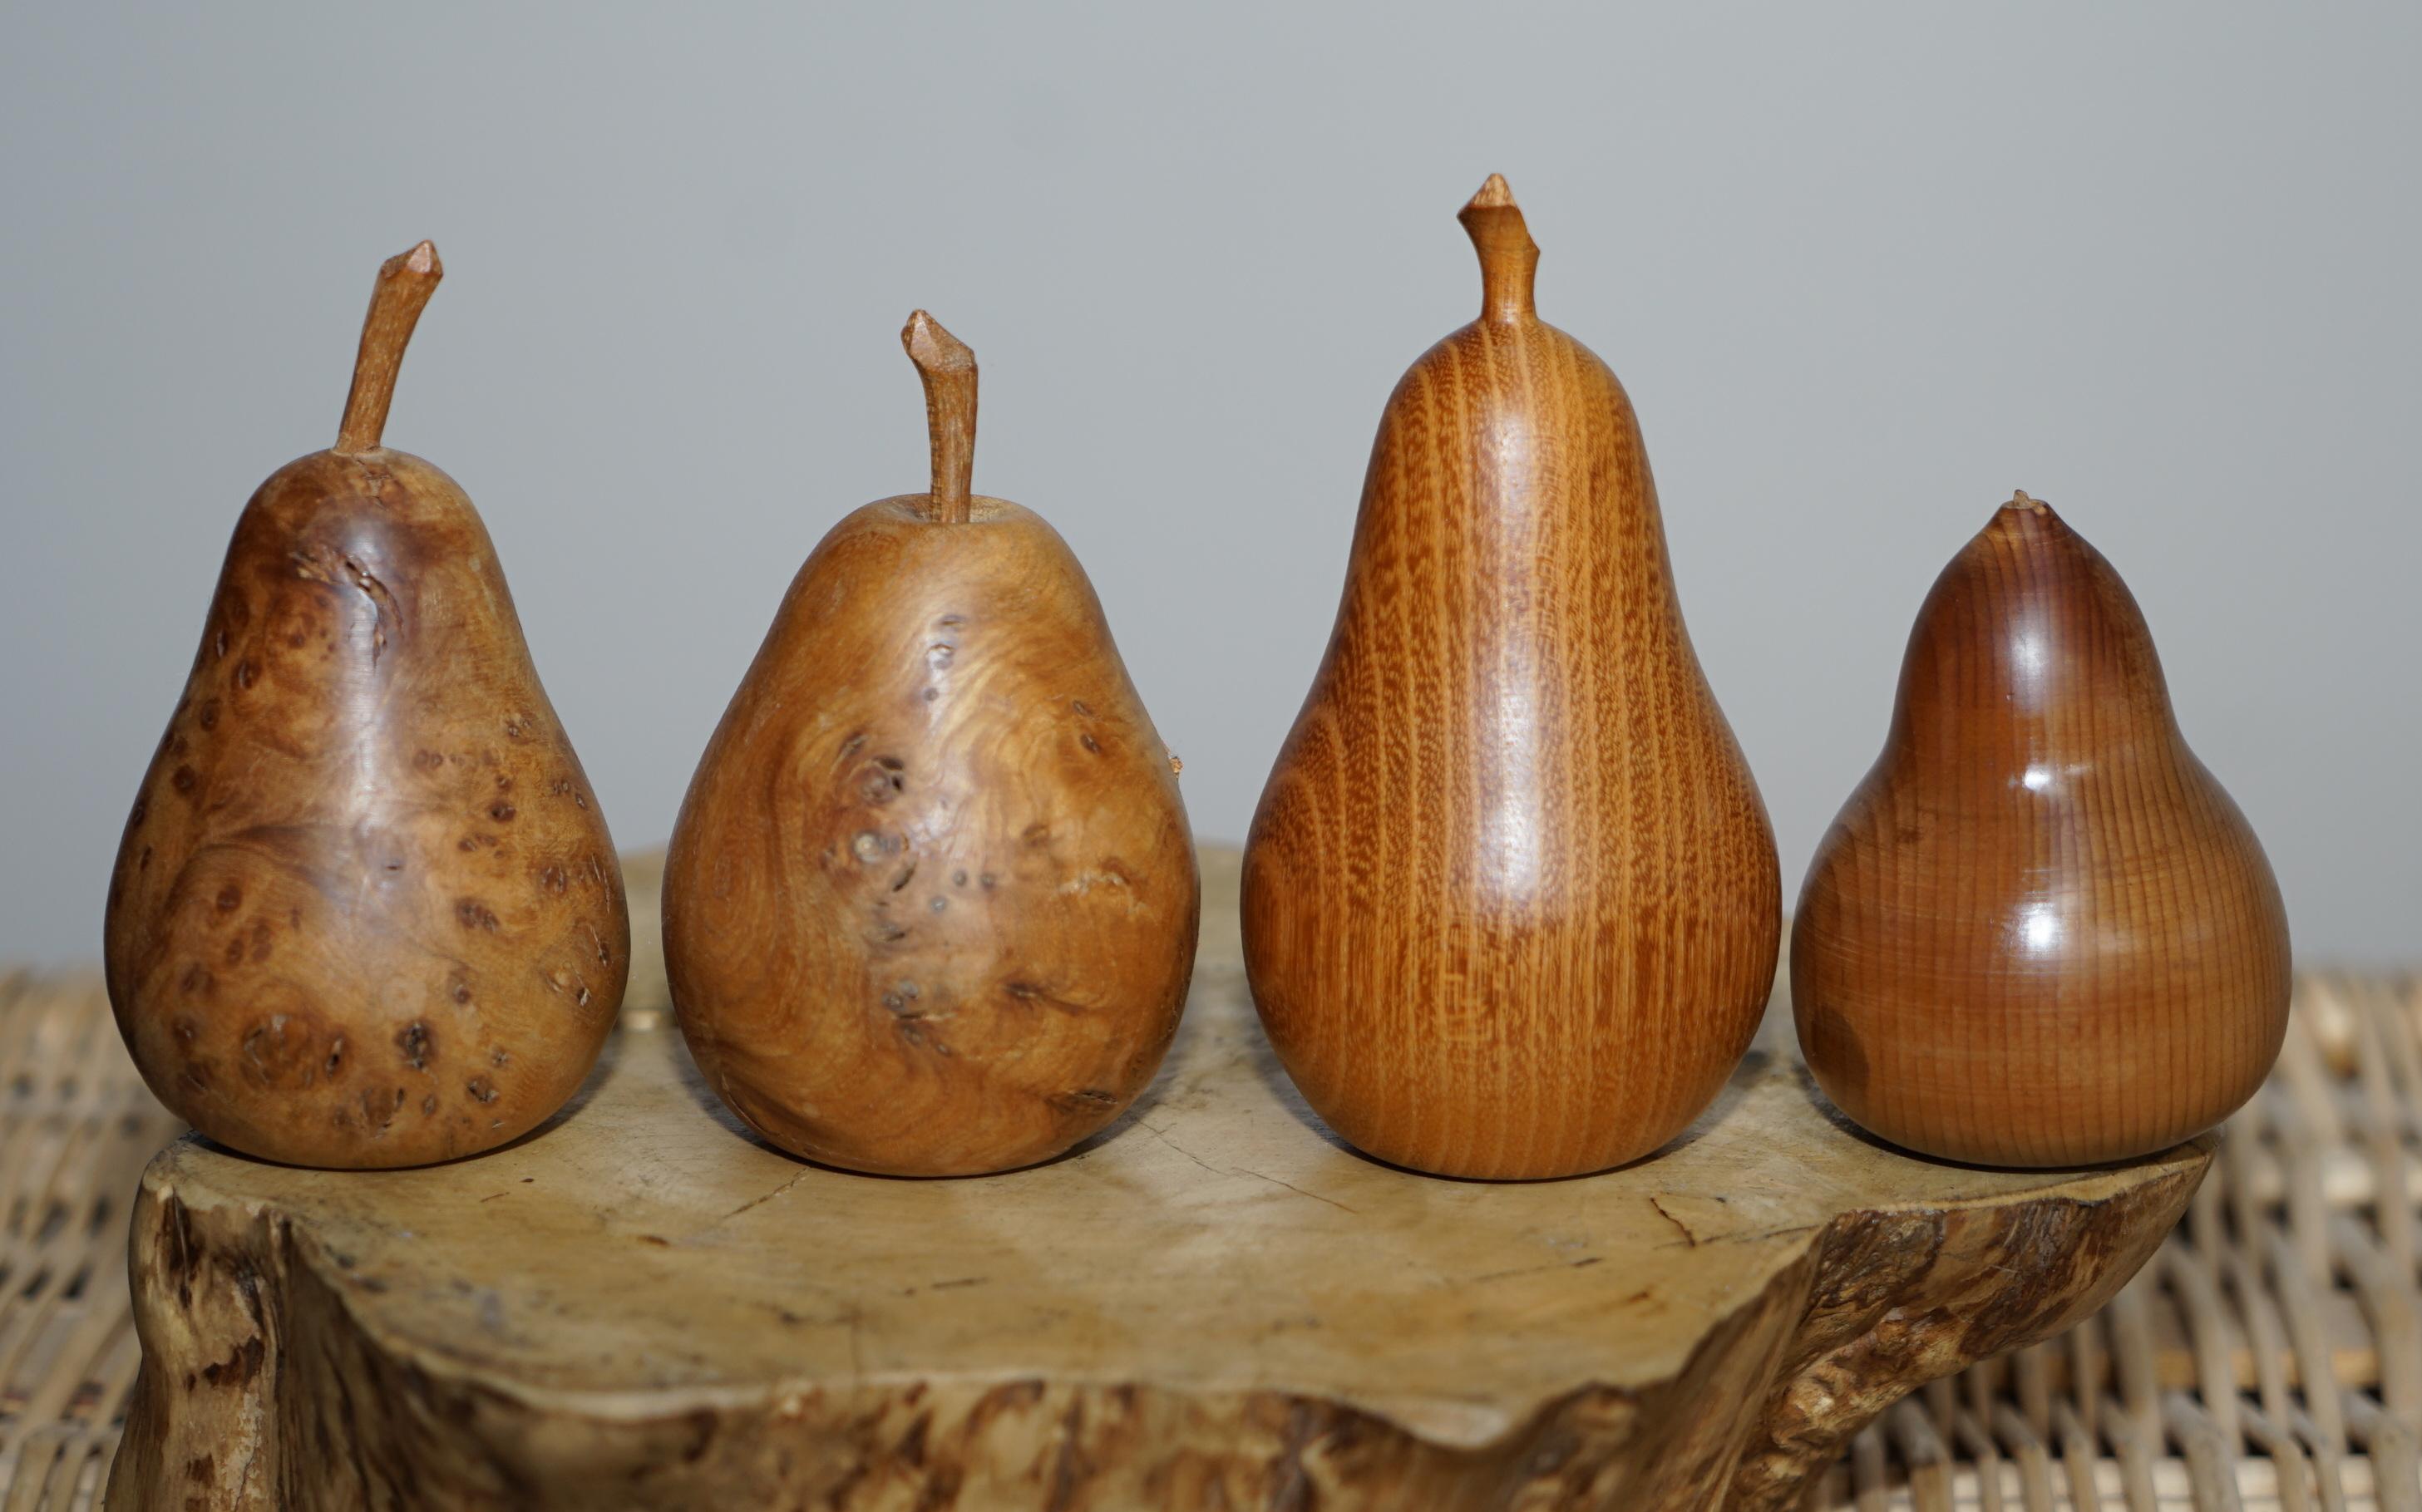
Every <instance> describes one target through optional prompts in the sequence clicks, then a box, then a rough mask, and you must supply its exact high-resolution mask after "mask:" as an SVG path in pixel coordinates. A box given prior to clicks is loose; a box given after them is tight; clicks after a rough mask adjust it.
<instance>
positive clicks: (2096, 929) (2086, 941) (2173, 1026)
mask: <svg viewBox="0 0 2422 1512" xmlns="http://www.w3.org/2000/svg"><path fill="white" fill-rule="evenodd" d="M2288 987H2289V982H2288V919H2287V913H2286V912H2285V910H2284V908H2283V907H2282V905H2281V903H2280V899H2279V887H2278V883H2277V882H2276V881H2273V878H2272V875H2271V865H2270V863H2269V862H2268V861H2267V860H2265V859H2264V857H2263V854H2262V847H2261V844H2260V843H2259V842H2258V841H2257V840H2256V839H2255V837H2254V832H2253V830H2252V829H2251V828H2250V827H2248V826H2247V824H2246V822H2245V818H2244V816H2243V815H2241V814H2240V813H2239V812H2238V809H2237V805H2236V804H2235V803H2231V802H2230V801H2229V797H2228V794H2227V793H2226V792H2225V791H2223V790H2222V788H2221V786H2220V784H2219V783H2218V782H2217V781H2215V780H2214V779H2213V777H2212V775H2211V773H2210V772H2207V771H2205V770H2204V766H2203V763H2202V762H2200V761H2198V760H2196V759H2195V756H2194V752H2193V751H2191V750H2189V749H2187V742H2186V739H2185V737H2184V736H2183V735H2181V734H2180V733H2179V731H2178V718H2177V715H2176V714H2175V713H2174V712H2173V710H2172V709H2171V707H2170V695H2169V689H2168V685H2167V684H2166V683H2165V682H2164V680H2163V679H2162V663H2161V660H2160V658H2159V657H2157V656H2156V655H2155V654H2154V651H2153V637H2152V634H2151V632H2150V631H2148V630H2147V628H2146V625H2145V616H2143V614H2142V613H2140V612H2139V611H2138V609H2137V607H2136V600H2135V599H2134V597H2133V596H2131V594H2130V593H2129V591H2128V586H2127V585H2126V584H2124V583H2122V582H2121V581H2120V580H2119V574H2118V573H2116V572H2115V571H2114V570H2112V568H2111V564H2110V563H2109V562H2107V561H2105V560H2103V558H2102V554H2101V553H2099V552H2097V551H2096V550H2095V549H2094V548H2093V547H2092V546H2089V545H2087V544H2086V542H2085V540H2084V538H2083V537H2081V536H2079V535H2078V534H2077V533H2076V532H2075V531H2073V530H2071V529H2069V527H2068V524H2066V523H2065V522H2063V521H2062V520H2061V518H2060V517H2059V516H2058V515H2056V514H2054V513H2053V512H2052V507H2051V506H2050V505H2048V504H2045V503H2044V502H2043V501H2042V500H2040V499H2031V498H2029V497H2027V495H2026V494H2024V493H2021V494H2019V495H2018V496H2017V497H2016V498H2014V499H2012V500H2011V501H2010V502H2009V503H2008V504H2006V505H2004V506H2003V507H2001V508H2000V509H1999V510H1997V511H1995V513H1994V515H1993V518H1992V520H1991V522H1989V523H1988V524H1987V525H1986V526H1985V528H1984V529H1983V530H1982V531H1980V532H1978V533H1977V535H1976V537H1975V538H1974V539H1973V540H1971V541H1970V542H1969V543H1968V545H1967V546H1966V547H1965V548H1964V549H1963V550H1962V551H1961V552H1960V553H1959V554H1958V556H1955V557H1953V558H1952V560H1951V564H1950V566H1948V567H1946V568H1944V569H1942V576H1941V577H1940V578H1938V579H1936V580H1935V584H1934V590H1933V592H1931V593H1929V594H1928V595H1927V599H1926V603H1925V606H1924V607H1923V608H1921V609H1920V610H1919V611H1918V615H1917V624H1916V628H1915V629H1914V630H1912V631H1911V633H1910V639H1909V652H1908V655H1907V657H1906V658H1905V659H1904V661H1903V662H1902V663H1901V675H1900V695H1899V701H1898V702H1897V704H1896V705H1895V708H1894V709H1893V718H1892V727H1891V731H1890V733H1889V734H1888V735H1887V736H1886V737H1885V740H1884V749H1883V754H1882V756H1879V757H1878V758H1877V761H1876V764H1875V766H1874V767H1873V768H1872V769H1871V770H1870V771H1869V772H1867V775H1866V778H1865V780H1864V781H1863V782H1862V783H1860V785H1859V787H1858V788H1857V790H1856V791H1854V792H1853V793H1851V795H1850V798H1849V802H1848V803H1845V804H1844V805H1843V806H1842V812H1841V814H1840V815H1839V816H1838V817H1837V818H1835V819H1834V820H1833V827H1832V830H1830V831H1829V832H1828V833H1827V834H1826V835H1825V838H1824V840H1823V842H1822V843H1821V844H1820V845H1819V846H1818V847H1817V850H1816V859H1815V861H1814V862H1813V863H1812V864H1811V865H1810V866H1809V868H1808V881H1807V883H1806V885H1805V886H1804V887H1803V888H1802V889H1801V896H1800V910H1799V913H1798V915H1797V917H1796V918H1795V919H1794V920H1793V924H1792V936H1791V998H1792V1005H1793V1009H1794V1012H1795V1013H1796V1015H1797V1017H1798V1019H1799V1027H1800V1041H1801V1045H1802V1046H1803V1047H1804V1048H1805V1050H1806V1052H1807V1058H1808V1066H1809V1068H1810V1069H1811V1070H1812V1071H1814V1072H1815V1073H1816V1079H1817V1081H1818V1082H1819V1083H1822V1084H1823V1086H1824V1088H1825V1090H1826V1092H1827V1094H1828V1095H1830V1096H1831V1097H1832V1099H1833V1101H1834V1102H1835V1103H1836V1104H1838V1105H1839V1106H1840V1107H1841V1109H1842V1111H1843V1112H1844V1113H1847V1114H1848V1115H1850V1116H1851V1117H1852V1118H1854V1119H1856V1120H1857V1121H1858V1122H1859V1123H1860V1124H1862V1125H1864V1126H1865V1127H1866V1128H1867V1129H1868V1130H1872V1131H1873V1132H1875V1133H1877V1134H1879V1135H1881V1136H1882V1137H1883V1138H1885V1139H1888V1140H1891V1141H1892V1142H1893V1143H1895V1144H1896V1145H1901V1146H1906V1147H1908V1148H1910V1149H1913V1150H1918V1151H1921V1152H1923V1153H1925V1154H1928V1155H1937V1156H1942V1157H1945V1158H1947V1159H1951V1160H1958V1161H1974V1162H1977V1163H1980V1164H1988V1165H2016V1166H2064V1165H2084V1164H2091V1163H2094V1162H2098V1161H2115V1160H2122V1159H2125V1158H2128V1157H2131V1156H2137V1155H2145V1154H2149V1153H2151V1152H2152V1151H2155V1150H2160V1149H2163V1148H2166V1147H2168V1146H2172V1145H2175V1144H2178V1142H2179V1141H2181V1140H2184V1139H2187V1138H2190V1137H2192V1136H2193V1135H2194V1134H2197V1133H2200V1132H2201V1131H2203V1130H2206V1129H2210V1128H2211V1127H2212V1126H2213V1125H2215V1124H2217V1123H2219V1122H2220V1121H2221V1120H2222V1119H2224V1118H2225V1117H2226V1116H2228V1115H2229V1114H2230V1113H2231V1112H2233V1111H2235V1110H2236V1108H2237V1107H2238V1106H2239V1105H2240V1104H2241V1103H2243V1102H2244V1101H2245V1099H2247V1098H2249V1097H2251V1096H2253V1094H2254V1090H2255V1088H2256V1087H2257V1086H2259V1085H2260V1084H2261V1082H2262V1078H2263V1077H2264V1075H2265V1074H2266V1073H2267V1072H2268V1071H2269V1070H2270V1068H2271V1063H2272V1061H2273V1059H2274V1058H2276V1056H2277V1055H2278V1053H2279V1045H2280V1040H2281V1038H2282V1037H2284V1036H2285V1034H2286V1033H2287V1028H2288Z"/></svg>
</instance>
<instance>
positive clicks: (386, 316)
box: [337, 242, 446, 452]
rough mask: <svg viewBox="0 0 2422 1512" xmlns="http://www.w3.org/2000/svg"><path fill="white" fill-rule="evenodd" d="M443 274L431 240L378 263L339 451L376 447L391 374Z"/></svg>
mask: <svg viewBox="0 0 2422 1512" xmlns="http://www.w3.org/2000/svg"><path fill="white" fill-rule="evenodd" d="M445 276H446V268H445V265H444V264H443V263H440V262H439V261H438V260H437V244H436V243H435V242H422V243H420V244H419V245H418V246H417V247H414V248H413V249H412V250H411V251H409V252H403V253H398V254H397V255H396V256H394V257H389V258H387V259H386V261H385V262H384V263H382V264H380V265H379V271H378V283H377V284H376V285H375V286H374V287H373V288H371V289H370V314H369V315H367V316H365V317H363V319H362V350H361V351H360V352H359V353H358V354H357V355H356V356H355V357H354V387H353V391H352V392H351V393H349V394H347V395H346V396H345V418H344V421H343V423H342V424H340V425H338V427H337V449H338V451H344V452H355V451H376V450H378V448H379V445H380V438H382V437H383V436H384V435H385V433H386V411H387V406H388V405H389V404H392V403H393V402H395V375H396V373H397V372H398V371H400V370H401V368H402V366H403V349H404V348H405V347H407V346H409V345H411V344H412V328H413V327H414V326H416V325H417V324H419V323H420V312H421V310H422V309H424V308H426V307H427V305H428V304H429V296H430V295H432V294H434V293H435V292H437V281H438V280H439V279H441V278H443V277H445Z"/></svg>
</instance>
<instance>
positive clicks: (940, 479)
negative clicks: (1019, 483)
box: [900, 310, 976, 525]
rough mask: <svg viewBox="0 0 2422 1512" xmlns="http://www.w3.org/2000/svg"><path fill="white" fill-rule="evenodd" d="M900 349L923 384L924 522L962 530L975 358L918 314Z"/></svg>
mask: <svg viewBox="0 0 2422 1512" xmlns="http://www.w3.org/2000/svg"><path fill="white" fill-rule="evenodd" d="M900 344H901V345H902V346H904V347H906V348H907V349H908V360H909V361H911V362H913V363H915V364H916V365H917V376H918V377H919V378H920V379H923V380H924V382H925V432H926V434H927V436H928V437H929V438H930V439H931V441H932V443H933V447H934V484H933V492H932V498H933V504H932V506H931V507H929V508H928V509H927V511H926V518H928V519H930V520H934V521H937V522H945V523H949V524H960V525H963V524H965V523H967V488H968V485H969V483H970V481H971V480H972V479H973V477H974V475H975V468H976V354H975V353H974V352H973V351H968V350H967V343H966V342H964V341H961V340H960V339H959V338H958V337H956V336H954V335H951V333H949V332H948V331H945V330H943V329H942V322H941V321H939V320H935V319H934V318H933V317H932V316H930V315H928V314H926V313H925V312H924V311H923V310H919V311H917V312H916V313H915V314H914V315H911V316H909V317H908V324H907V327H906V328H905V329H904V330H903V331H902V332H901V333H900Z"/></svg>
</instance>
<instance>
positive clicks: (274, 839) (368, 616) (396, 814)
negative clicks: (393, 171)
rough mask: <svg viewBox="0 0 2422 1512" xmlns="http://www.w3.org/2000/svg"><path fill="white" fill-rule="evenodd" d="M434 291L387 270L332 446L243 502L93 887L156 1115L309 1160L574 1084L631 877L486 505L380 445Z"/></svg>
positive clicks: (563, 1095)
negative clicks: (495, 540) (552, 686)
mask: <svg viewBox="0 0 2422 1512" xmlns="http://www.w3.org/2000/svg"><path fill="white" fill-rule="evenodd" d="M442 273H443V270H442V269H441V268H440V266H439V264H438V260H437V249H436V248H435V247H433V246H432V245H430V244H429V243H428V242H422V243H420V245H418V246H417V247H415V248H413V249H412V250H411V251H410V252H407V253H404V254H403V255H401V257H393V258H390V259H388V261H387V262H386V264H385V266H384V267H382V268H381V269H380V270H379V274H378V284H377V287H376V289H375V291H374V292H373V293H372V295H371V298H370V315H369V319H368V320H367V321H366V322H365V324H364V326H363V329H362V341H361V351H360V355H359V357H358V359H357V360H356V363H355V366H354V385H353V391H352V394H351V396H350V397H348V398H347V400H346V402H345V414H344V421H343V424H342V426H341V427H340V428H339V429H338V438H337V444H336V446H335V447H334V448H333V449H331V450H328V451H322V452H315V453H313V454H312V455H310V456H308V457H305V458H301V459H299V460H295V461H292V462H289V463H288V464H287V465H286V466H284V467H282V468H279V469H278V470H277V471H276V472H275V473H274V474H272V475H270V478H269V480H268V481H267V482H265V483H263V484H262V485H261V486H260V491H258V492H256V493H255V494H254V495H253V496H252V501H251V503H249V504H247V505H246V506H245V507H244V514H243V516H242V518H241V519H239V520H238V521H237V522H236V527H235V537H234V539H233V540H232V541H231V542H230V543H229V544H228V553H227V563H226V566H225V568H224V569H222V570H221V572H220V575H219V585H218V592H217V595H216V597H215V598H214V599H212V602H211V610H210V617H209V618H208V620H207V621H205V623H204V625H203V629H202V645H201V649H200V651H199V653H198V654H197V656H196V657H195V659H194V669H193V673H192V675H191V676H190V677H189V678H187V680H186V683H185V692H184V695H183V697H181V699H179V700H178V703H177V709H176V712H175V713H174V714H173V715H171V716H170V718H169V721H168V730H167V733H166V734H165V735H164V736H163V737H161V740H160V748H159V751H158V753H157V754H156V755H155V756H153V757H152V759H151V766H150V770H149V772H147V773H146V774H145V776H144V779H143V787H142V789H141V791H140V792H139V793H138V795H137V796H136V798H135V800H134V812H133V814H132V815H131V816H129V818H128V819H127V822H126V834H125V838H124V839H123V840H122V841H121V842H120V844H119V847H118V865H117V869H116V871H115V872H114V874H113V875H112V876H111V879H110V884H109V912H108V920H107V925H106V928H105V935H106V940H105V947H106V963H107V970H108V979H109V995H110V1002H111V1004H112V1005H114V1006H115V1007H116V1009H117V1013H118V1028H119V1030H120V1031H121V1032H122V1033H123V1034H124V1035H125V1037H126V1044H127V1048H128V1049H129V1050H131V1051H132V1052H134V1062H135V1064H136V1065H137V1066H138V1067H140V1068H142V1072H143V1077H144V1080H145V1081H146V1082H147V1083H149V1085H150V1087H151V1090H152V1092H153V1093H155V1094H157V1095H158V1097H159V1099H160V1100H161V1101H163V1102H165V1103H166V1104H167V1105H168V1107H169V1108H170V1109H171V1110H173V1111H174V1112H175V1113H176V1114H177V1115H179V1116H180V1117H182V1118H184V1119H186V1120H187V1121H189V1122H190V1123H192V1124H193V1126H194V1127H195V1128H197V1129H198V1130H201V1131H202V1132H204V1133H206V1134H208V1135H210V1136H211V1137H212V1138H213V1139H215V1140H217V1141H219V1142H220V1143H221V1144H224V1145H227V1146H232V1147H233V1148H235V1149H238V1150H242V1151H244V1152H245V1153H247V1154H251V1155H258V1156H263V1157H266V1158H268V1159H271V1160H276V1161H290V1162H292V1163H295V1164H300V1165H318V1166H340V1167H366V1166H397V1165H417V1164H421V1163H424V1162H427V1161H442V1160H447V1159H449V1158H451V1157H454V1156H460V1155H470V1154H474V1153H477V1152H479V1151H481V1150H486V1149H492V1148H494V1147H495V1146H498V1145H502V1144H504V1143H506V1142H507V1141H509V1140H511V1139H514V1138H516V1137H518V1136H520V1135H521V1134H523V1133H526V1132H527V1131H528V1130H530V1129H532V1128H534V1127H536V1126H537V1125H538V1124H539V1123H540V1122H541V1121H543V1119H545V1118H546V1117H547V1116H548V1115H552V1114H553V1113H554V1112H555V1111H556V1110H557V1109H558V1108H559V1107H561V1106H562V1105H563V1103H564V1101H565V1099H569V1098H570V1097H571V1096H572V1094H573V1093H574V1090H576V1089H577V1088H578V1087H579V1085H580V1083H581V1081H582V1079H583V1078H585V1077H586V1076H587V1075H588V1074H589V1068H590V1066H591V1065H592V1064H593V1063H594V1062H595V1060H596V1058H597V1052H598V1050H599V1048H600V1047H601V1046H602V1045H603V1044H604V1043H605V1040H606V1033H607V1031H608V1030H609V1029H610V1028H611V1027H612V1025H613V1022H614V1014H615V1010H616V1008H617V1006H618V1005H620V1004H621V997H622V984H623V978H624V974H625V973H626V972H627V970H628V966H629V957H630V948H629V947H630V922H629V919H628V916H627V914H626V912H625V910H624V905H623V897H622V876H621V869H620V868H619V866H618V865H617V864H616V861H615V856H614V842H613V840H612V839H611V837H610V836H608V835H607V834H606V819H605V816H604V815H603V814H601V813H600V812H599V811H598V807H597V801H596V799H595V797H594V796H593V795H592V794H591V793H590V789H589V781H588V779H587V777H585V776H584V775H583V774H582V772H581V770H580V758H579V757H578V756H574V754H573V750H572V743H571V741H570V740H567V739H566V738H565V736H564V732H563V727H562V725H559V724H558V722H557V720H556V717H555V710H554V709H553V708H552V707H550V706H549V705H548V703H547V697H546V691H545V690H544V689H543V688H542V687H541V686H540V685H539V679H538V673H537V671H536V670H535V669H534V668H533V667H532V666H531V665H530V658H529V649H528V647H527V645H526V644H525V643H524V641H523V639H522V631H521V622H520V620H519V619H518V618H517V617H516V616H515V615H514V613H513V600H512V596H511V593H509V592H508V591H507V589H506V587H505V579H504V573H503V571H502V569H499V568H498V566H497V564H496V554H495V548H494V547H493V546H492V545H491V544H490V543H489V540H488V533H487V530H486V527H484V526H483V525H482V524H481V523H480V516H479V513H478V512H477V511H476V510H474V509H473V508H472V507H471V501H470V500H469V499H468V498H466V497H464V493H463V491H462V489H461V488H459V487H457V486H456V484H455V482H454V480H453V479H452V478H450V477H448V476H447V475H445V474H444V473H441V472H439V471H438V470H437V469H436V468H434V467H433V466H431V465H430V464H429V463H427V462H425V461H423V460H420V459H419V458H417V457H414V456H411V455H409V454H407V453H404V452H400V451H393V450H390V449H388V448H387V447H386V446H385V444H382V441H381V434H382V432H383V431H384V429H385V425H386V413H387V405H388V401H389V400H390V398H392V397H393V395H394V392H395V380H396V373H397V370H398V368H399V367H400V366H401V364H402V361H403V351H404V346H405V344H406V343H407V342H408V341H409V340H410V339H411V337H412V330H413V326H414V325H415V324H416V323H417V321H418V320H419V318H420V312H421V308H422V306H423V305H425V304H427V303H428V301H429V296H430V294H431V293H432V292H433V291H434V289H435V288H436V287H437V281H438V279H439V277H440V276H441V274H442Z"/></svg>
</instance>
